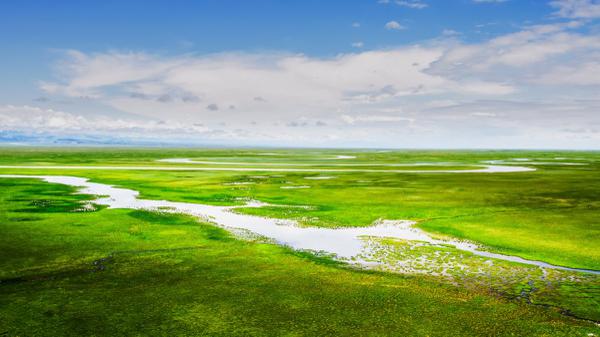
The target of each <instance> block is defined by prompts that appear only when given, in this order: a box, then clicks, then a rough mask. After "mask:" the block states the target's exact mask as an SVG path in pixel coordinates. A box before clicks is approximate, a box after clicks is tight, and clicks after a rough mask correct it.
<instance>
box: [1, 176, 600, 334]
mask: <svg viewBox="0 0 600 337" xmlns="http://www.w3.org/2000/svg"><path fill="white" fill-rule="evenodd" d="M0 181H1V182H2V193H1V194H0V198H1V200H0V209H1V211H0V226H1V227H2V233H3V235H2V236H1V237H0V249H1V251H2V252H3V259H1V260H0V270H1V273H2V274H1V278H2V283H0V315H1V316H2V318H3V319H2V320H1V321H0V331H1V332H2V333H3V334H5V335H9V336H13V335H15V336H16V335H47V336H59V335H110V336H114V335H221V336H234V335H243V336H247V335H273V336H280V335H290V336H294V335H345V336H351V335H356V336H367V335H382V334H388V335H432V336H434V335H440V336H467V335H473V336H475V335H490V334H494V335H528V336H534V335H540V336H541V335H553V336H561V335H564V336H587V334H588V333H596V334H598V333H600V329H599V328H598V327H595V326H594V325H592V324H589V323H586V322H583V321H576V320H572V319H570V318H568V317H565V316H562V315H560V314H559V313H558V312H557V311H556V310H549V309H543V308H537V307H534V306H528V305H526V304H519V303H517V302H508V301H506V300H503V299H500V298H497V297H493V296H490V295H488V294H486V293H485V292H484V291H483V290H470V291H467V290H464V289H463V290H461V289H460V288H456V287H453V286H449V285H444V284H439V283H438V282H437V281H436V280H435V279H430V278H426V277H412V276H401V275H394V274H386V273H377V272H363V271H356V270H351V269H348V268H345V267H343V266H341V265H339V264H336V263H334V262H331V261H329V260H327V259H323V258H317V257H314V256H311V255H310V254H308V255H307V254H303V253H297V252H293V251H290V250H287V249H285V248H282V247H278V246H275V245H270V244H261V243H257V242H245V241H240V240H236V239H234V238H232V237H230V236H229V235H228V234H227V233H226V232H224V231H223V230H221V229H218V228H215V227H214V226H211V225H206V224H201V223H198V222H196V221H195V220H193V219H190V218H188V217H185V216H180V215H166V214H160V213H149V212H144V211H131V210H109V209H101V210H97V211H88V212H81V211H79V210H80V208H79V205H78V202H79V201H81V200H86V197H85V196H81V195H72V194H68V193H64V192H71V190H69V189H68V188H66V187H64V186H61V185H54V184H47V183H43V182H39V181H36V180H23V179H20V180H19V179H0ZM40 198H43V200H44V202H43V203H38V202H33V203H32V202H31V200H40ZM47 205H53V206H52V207H48V206H47Z"/></svg>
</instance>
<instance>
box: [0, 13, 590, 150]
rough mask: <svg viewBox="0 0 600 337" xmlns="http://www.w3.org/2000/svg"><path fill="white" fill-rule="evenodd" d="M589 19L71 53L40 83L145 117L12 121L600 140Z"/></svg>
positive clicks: (324, 139)
mask: <svg viewBox="0 0 600 337" xmlns="http://www.w3.org/2000/svg"><path fill="white" fill-rule="evenodd" d="M396 24H398V23H397V22H396ZM584 24H586V23H585V21H568V22H560V23H553V24H547V25H535V26H528V27H524V28H522V29H521V30H520V31H517V32H514V33H510V34H505V35H501V36H497V37H495V38H492V39H489V40H487V41H482V42H477V43H465V42H462V41H460V39H459V38H460V36H458V35H457V34H456V32H454V31H450V30H447V31H446V33H445V34H444V33H443V34H442V36H440V37H439V38H438V39H435V40H432V41H426V42H423V43H421V44H419V45H409V46H402V47H396V48H387V49H380V50H369V51H362V50H361V51H357V52H354V53H346V54H340V55H336V56H334V57H326V58H320V57H311V56H307V55H303V54H290V53H278V52H258V53H219V54H211V55H188V54H186V55H179V56H177V55H175V56H161V55H152V54H148V53H141V52H120V51H107V52H104V53H82V52H79V51H69V52H66V53H65V56H64V58H63V59H62V61H61V62H60V63H58V64H57V70H58V75H57V77H56V78H55V79H54V80H51V81H45V82H42V83H41V84H40V86H41V88H42V89H44V90H45V91H46V92H47V95H45V96H48V97H49V102H50V103H51V102H55V101H57V100H59V99H62V98H64V97H67V98H68V97H80V96H85V97H90V101H93V102H95V103H97V104H101V105H102V106H104V107H107V108H111V109H113V110H115V111H117V112H127V113H129V114H130V115H131V116H134V115H135V116H138V117H136V118H137V119H136V118H132V119H125V118H117V119H115V118H108V117H99V116H95V117H94V116H88V115H81V114H73V113H71V114H69V113H67V112H59V111H46V110H43V109H40V108H32V107H18V108H17V107H14V106H13V107H11V108H10V109H9V108H7V107H4V108H0V129H2V130H6V129H15V128H23V129H25V128H34V129H39V130H42V129H48V130H58V131H60V130H63V131H64V130H67V131H69V132H76V131H77V130H80V131H81V132H111V133H118V132H127V133H132V132H139V133H140V134H141V133H143V132H145V133H146V134H155V133H156V134H165V135H166V134H177V135H180V134H181V135H186V136H189V137H199V138H201V139H216V138H218V137H221V139H223V138H227V137H229V139H244V142H245V143H246V140H253V141H256V140H261V141H264V142H267V143H268V142H271V144H273V143H274V144H276V145H284V144H292V145H299V144H302V145H309V144H316V145H325V144H326V145H331V146H334V145H336V144H339V145H344V146H353V145H357V146H363V145H364V146H369V144H373V145H376V146H389V145H394V146H414V147H418V145H419V144H422V145H423V146H439V145H440V144H443V145H444V146H460V147H469V146H470V145H473V146H490V144H492V145H493V144H502V145H503V146H505V147H510V146H518V145H519V144H529V145H530V146H532V147H540V146H542V147H544V146H551V147H552V146H554V147H562V146H563V144H576V145H577V146H586V147H594V146H592V145H593V144H594V142H596V144H600V143H599V142H598V141H599V139H598V138H600V134H596V133H593V132H587V131H586V132H585V135H586V136H585V137H587V138H585V137H578V136H577V135H576V133H575V132H573V130H583V129H585V130H596V129H600V117H599V116H596V115H597V113H596V112H597V111H600V103H599V102H598V101H596V96H597V93H598V90H600V80H599V79H600V61H598V60H600V36H596V35H586V34H584V33H582V32H581V30H580V29H576V28H579V27H581V26H582V25H584ZM398 25H399V24H398ZM358 43H361V42H360V41H357V42H355V44H353V46H354V47H357V48H359V47H362V46H363V45H362V44H360V45H359V44H358ZM49 102H46V103H44V104H50V103H49ZM540 102H545V103H543V104H542V103H540ZM38 103H39V104H42V102H38ZM7 109H8V110H10V111H12V112H10V111H8V110H7ZM11 109H12V110H11ZM36 109H39V110H36ZM73 111H76V110H73ZM286 126H290V127H286ZM282 127H285V132H282V129H281V128H282ZM149 130H150V131H149ZM561 130H562V131H561ZM77 132H78V131H77ZM407 135H410V137H407ZM573 139H575V140H573ZM358 140H360V141H358ZM474 140H477V141H476V142H475V141H474ZM353 141H356V142H357V143H352V142H353ZM336 142H339V143H336ZM590 144H592V145H590ZM522 146H524V145H522ZM595 147H597V145H596V146H595Z"/></svg>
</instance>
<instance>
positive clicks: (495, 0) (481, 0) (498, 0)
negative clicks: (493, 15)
mask: <svg viewBox="0 0 600 337" xmlns="http://www.w3.org/2000/svg"><path fill="white" fill-rule="evenodd" d="M472 1H473V2H474V3H477V4H481V3H502V2H507V1H508V0H472Z"/></svg>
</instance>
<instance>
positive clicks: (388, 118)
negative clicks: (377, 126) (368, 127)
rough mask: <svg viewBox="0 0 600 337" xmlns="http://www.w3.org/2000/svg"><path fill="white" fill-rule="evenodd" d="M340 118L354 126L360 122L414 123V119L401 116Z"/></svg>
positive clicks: (347, 116) (345, 116)
mask: <svg viewBox="0 0 600 337" xmlns="http://www.w3.org/2000/svg"><path fill="white" fill-rule="evenodd" d="M340 118H341V119H342V120H343V121H344V122H346V123H348V124H356V123H360V122H367V123H389V122H409V123H412V122H414V121H415V119H414V118H409V117H402V116H387V115H364V116H363V115H360V116H350V115H342V116H340Z"/></svg>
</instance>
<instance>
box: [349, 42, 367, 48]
mask: <svg viewBox="0 0 600 337" xmlns="http://www.w3.org/2000/svg"><path fill="white" fill-rule="evenodd" d="M364 46H365V44H364V43H363V42H362V41H358V42H353V43H352V47H354V48H362V47H364Z"/></svg>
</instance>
